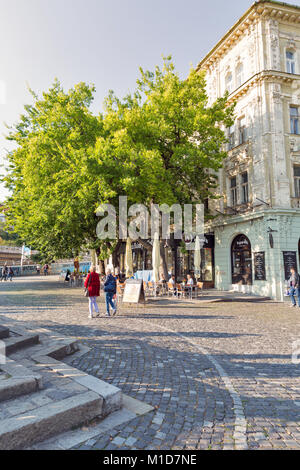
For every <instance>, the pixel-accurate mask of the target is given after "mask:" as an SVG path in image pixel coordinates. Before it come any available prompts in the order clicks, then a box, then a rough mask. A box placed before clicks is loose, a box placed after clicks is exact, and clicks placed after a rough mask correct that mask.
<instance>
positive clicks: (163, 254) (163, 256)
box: [160, 240, 169, 282]
mask: <svg viewBox="0 0 300 470" xmlns="http://www.w3.org/2000/svg"><path fill="white" fill-rule="evenodd" d="M165 243H166V242H165V240H161V242H160V257H161V261H162V268H163V274H164V277H165V280H166V281H167V282H168V279H169V273H168V265H167V260H166V251H165Z"/></svg>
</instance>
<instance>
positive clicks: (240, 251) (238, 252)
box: [231, 235, 252, 286]
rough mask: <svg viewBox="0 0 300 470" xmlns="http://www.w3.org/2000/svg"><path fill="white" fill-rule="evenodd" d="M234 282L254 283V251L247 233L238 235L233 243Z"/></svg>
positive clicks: (242, 283) (247, 284) (249, 284)
mask: <svg viewBox="0 0 300 470" xmlns="http://www.w3.org/2000/svg"><path fill="white" fill-rule="evenodd" d="M231 263H232V284H241V285H245V286H251V285H252V251H251V243H250V240H249V238H247V237H246V235H238V236H237V237H235V239H234V240H233V242H232V245H231Z"/></svg>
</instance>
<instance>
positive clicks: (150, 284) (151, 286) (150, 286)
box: [148, 281, 155, 296]
mask: <svg viewBox="0 0 300 470" xmlns="http://www.w3.org/2000/svg"><path fill="white" fill-rule="evenodd" d="M148 292H149V295H154V296H155V286H154V283H153V282H152V281H149V282H148Z"/></svg>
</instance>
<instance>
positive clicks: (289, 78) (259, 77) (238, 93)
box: [228, 70, 300, 104]
mask: <svg viewBox="0 0 300 470" xmlns="http://www.w3.org/2000/svg"><path fill="white" fill-rule="evenodd" d="M294 80H299V81H300V75H296V74H290V73H286V72H279V71H277V70H264V71H263V72H259V73H257V74H255V75H253V76H252V77H251V78H249V80H247V81H246V82H245V83H244V84H243V85H242V86H240V87H239V88H237V89H236V90H235V91H233V92H232V93H231V94H230V95H229V97H228V104H232V103H234V102H235V101H236V100H238V99H239V98H241V97H242V96H243V95H245V94H246V93H247V92H248V91H249V89H251V88H253V87H254V86H255V85H256V84H257V83H260V82H263V81H269V82H274V81H276V82H277V83H292V82H293V81H294Z"/></svg>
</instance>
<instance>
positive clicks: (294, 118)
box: [290, 106, 299, 134]
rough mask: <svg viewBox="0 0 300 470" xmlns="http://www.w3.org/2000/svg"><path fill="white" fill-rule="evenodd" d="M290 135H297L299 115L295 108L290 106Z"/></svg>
mask: <svg viewBox="0 0 300 470" xmlns="http://www.w3.org/2000/svg"><path fill="white" fill-rule="evenodd" d="M290 121H291V134H299V114H298V108H297V107H296V106H290Z"/></svg>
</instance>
